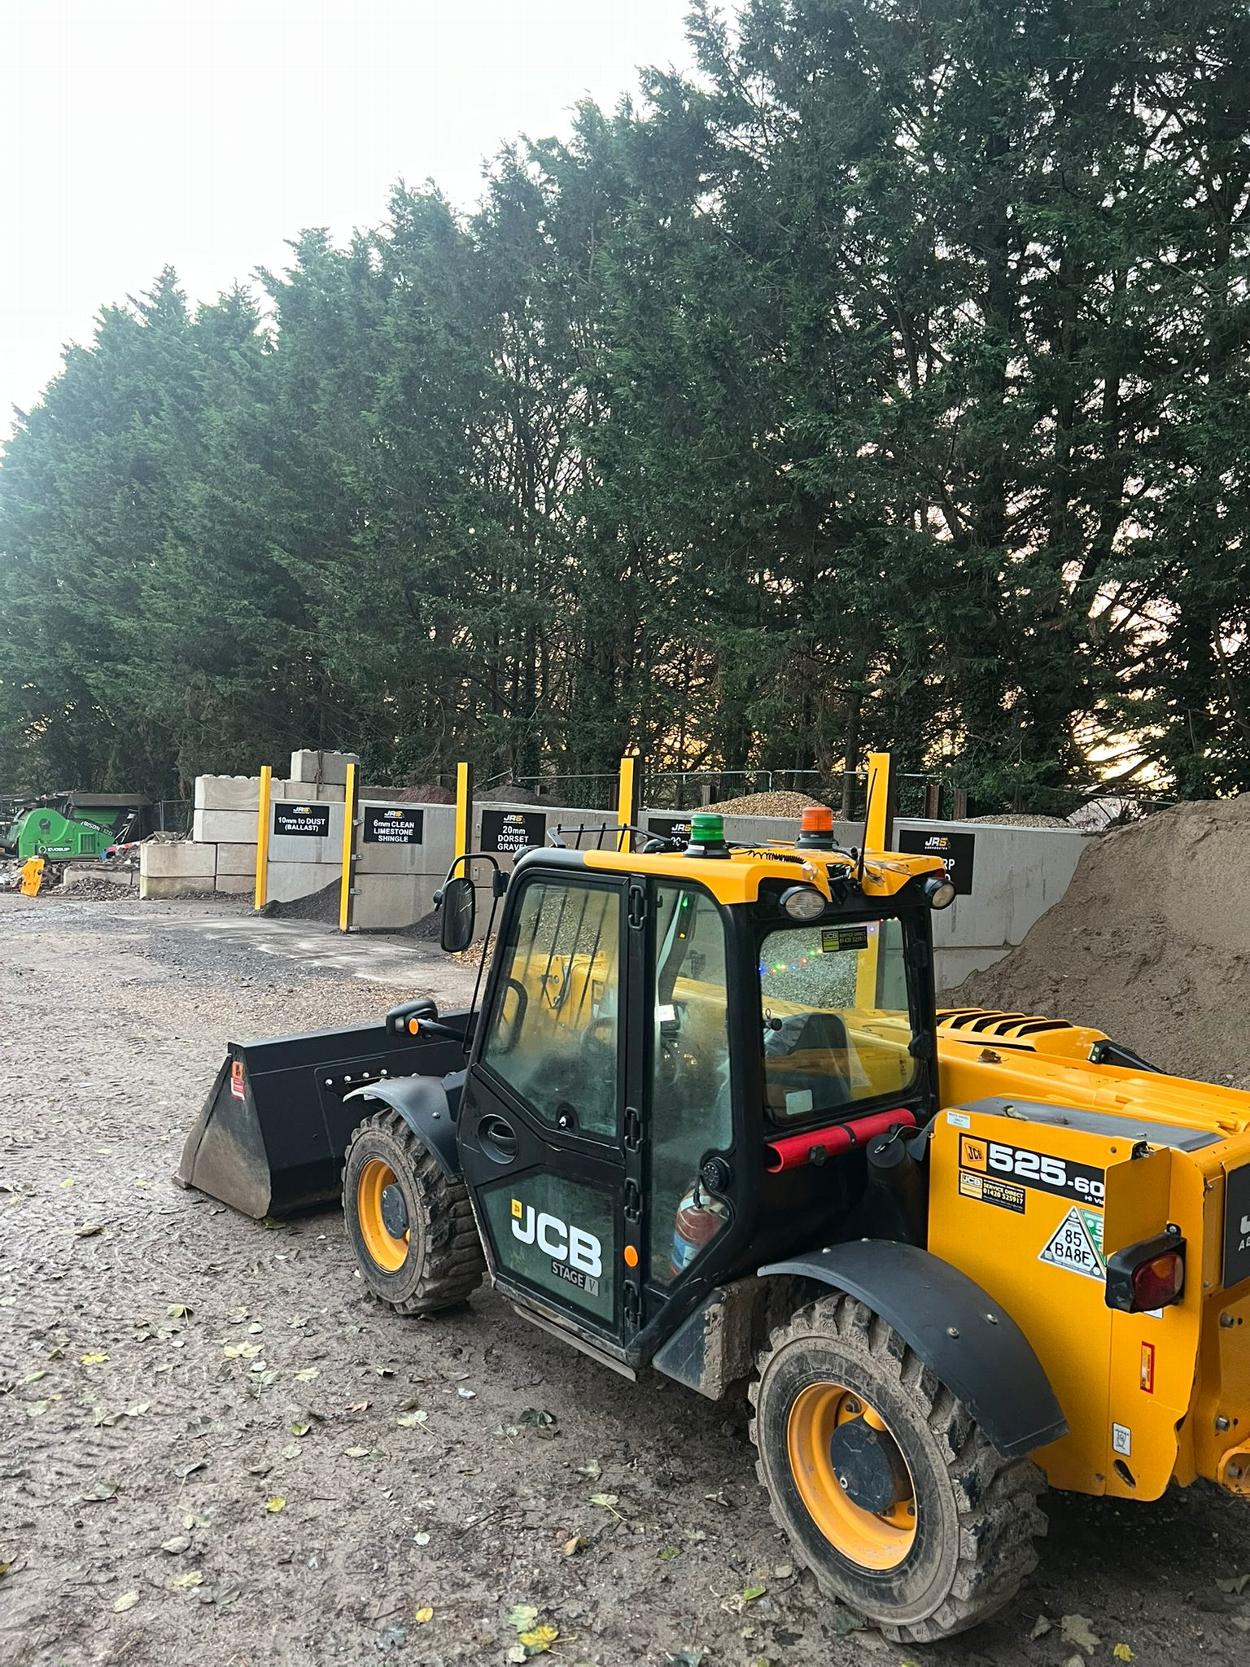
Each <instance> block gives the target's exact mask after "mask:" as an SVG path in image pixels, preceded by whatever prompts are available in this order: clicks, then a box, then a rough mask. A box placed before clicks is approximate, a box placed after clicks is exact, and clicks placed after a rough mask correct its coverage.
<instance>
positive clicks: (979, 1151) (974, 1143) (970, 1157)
mask: <svg viewBox="0 0 1250 1667" xmlns="http://www.w3.org/2000/svg"><path fill="white" fill-rule="evenodd" d="M959 1163H960V1167H961V1168H962V1169H984V1168H985V1142H984V1141H983V1140H974V1139H973V1138H972V1136H971V1135H970V1134H965V1135H960V1137H959Z"/></svg>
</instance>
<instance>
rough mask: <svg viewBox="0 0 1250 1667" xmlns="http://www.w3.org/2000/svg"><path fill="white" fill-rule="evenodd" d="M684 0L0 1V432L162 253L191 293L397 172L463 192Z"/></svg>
mask: <svg viewBox="0 0 1250 1667" xmlns="http://www.w3.org/2000/svg"><path fill="white" fill-rule="evenodd" d="M686 9H687V8H686V0H459V3H457V0H0V441H2V440H3V437H4V436H5V435H7V434H8V433H9V432H10V429H11V415H12V406H13V405H15V404H16V405H18V406H21V407H24V408H29V406H30V405H32V404H33V403H34V402H35V401H36V399H37V398H38V396H39V393H40V391H41V389H42V388H43V387H44V386H45V384H46V383H47V382H48V381H49V379H50V378H51V377H52V376H54V375H55V374H56V371H57V369H58V367H59V362H60V353H61V348H62V346H63V344H64V343H66V342H68V341H79V342H86V341H88V340H90V337H91V335H92V330H93V318H94V315H95V313H96V312H97V310H98V309H99V308H100V306H101V305H103V304H105V303H109V302H121V301H124V299H125V298H126V296H127V295H135V294H138V293H139V292H140V291H141V290H143V289H146V288H148V287H149V285H150V282H151V280H152V278H153V277H154V276H155V274H156V273H157V272H158V271H159V270H160V268H161V267H162V266H163V265H165V264H166V263H167V262H168V263H169V264H171V265H173V266H174V267H176V268H177V271H178V274H179V277H180V278H181V280H182V283H183V287H184V289H185V290H186V291H187V292H188V294H189V296H190V298H191V300H192V301H203V300H209V299H212V297H213V296H215V295H216V294H217V293H219V292H220V291H221V290H222V289H225V288H227V287H228V286H229V285H230V284H231V283H232V282H233V281H234V280H235V279H240V278H241V279H246V278H247V277H248V275H249V274H250V272H251V271H252V270H253V269H254V268H255V267H257V266H281V265H282V264H283V263H284V258H285V256H286V255H287V252H288V251H287V250H286V248H285V244H284V240H285V239H287V238H291V237H294V236H295V235H296V234H297V233H298V232H299V231H300V230H301V229H302V228H304V227H306V226H328V227H329V228H330V230H331V232H332V233H333V234H334V235H335V236H336V237H339V238H343V237H346V236H348V235H349V234H350V233H351V231H352V229H353V227H356V226H368V225H373V224H376V223H377V222H378V220H380V218H381V217H382V214H383V211H384V208H385V203H386V195H387V191H388V188H389V186H390V185H391V184H392V183H393V182H394V181H395V180H396V179H399V178H401V177H402V178H403V179H404V180H406V181H407V182H408V183H409V184H410V185H419V184H421V183H422V182H423V181H424V180H426V179H427V178H428V179H433V180H434V181H435V182H436V183H437V184H438V185H439V186H441V187H442V189H443V190H444V191H445V192H446V193H447V194H448V195H449V197H450V198H451V199H452V201H453V202H455V203H456V204H457V205H458V206H461V207H465V206H471V204H472V203H473V202H474V201H475V200H476V198H477V196H478V193H479V190H480V183H481V170H482V164H483V162H484V161H485V160H487V159H488V158H490V157H491V156H492V155H493V154H494V152H495V151H496V150H497V149H498V147H499V146H500V145H501V144H502V143H504V142H506V141H507V140H509V139H512V138H514V137H516V136H517V135H519V134H521V133H525V134H528V135H529V136H530V137H531V138H539V137H543V136H546V135H548V134H551V133H564V132H567V131H568V127H569V117H570V112H571V109H572V107H573V105H574V104H575V103H576V102H577V100H578V99H580V98H582V97H584V96H586V95H587V94H589V95H590V96H592V97H594V98H596V99H597V100H599V102H600V103H605V104H608V105H611V104H614V103H615V101H616V99H617V98H618V96H619V95H620V94H621V93H623V92H628V91H632V90H633V89H634V87H635V86H636V75H635V69H636V66H637V65H639V64H661V65H665V66H668V65H675V66H677V67H679V68H685V67H688V66H689V63H690V53H689V49H688V47H687V45H686V41H685V38H684V33H683V18H684V16H685V13H686Z"/></svg>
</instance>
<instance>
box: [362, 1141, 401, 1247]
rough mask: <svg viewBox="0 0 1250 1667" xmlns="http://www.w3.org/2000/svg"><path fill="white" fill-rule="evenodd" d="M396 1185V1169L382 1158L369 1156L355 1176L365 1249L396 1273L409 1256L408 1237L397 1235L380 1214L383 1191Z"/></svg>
mask: <svg viewBox="0 0 1250 1667" xmlns="http://www.w3.org/2000/svg"><path fill="white" fill-rule="evenodd" d="M397 1185H398V1180H397V1178H396V1175H395V1171H394V1170H393V1169H392V1168H391V1166H390V1164H389V1163H383V1162H382V1159H381V1158H370V1159H369V1161H368V1163H366V1164H365V1165H364V1167H363V1168H362V1169H361V1171H360V1174H359V1175H358V1176H357V1178H356V1219H357V1221H358V1222H359V1223H360V1236H361V1238H362V1239H363V1240H364V1241H365V1249H366V1250H367V1251H368V1252H369V1255H370V1256H371V1257H372V1258H373V1260H374V1261H375V1262H376V1263H377V1265H378V1266H379V1267H380V1268H384V1269H385V1270H386V1272H387V1273H398V1272H399V1270H400V1268H402V1267H403V1265H404V1262H405V1261H406V1260H407V1257H408V1238H409V1235H408V1234H407V1233H405V1234H404V1235H403V1237H402V1238H396V1237H395V1235H394V1233H392V1232H391V1230H390V1229H389V1228H388V1227H387V1225H386V1222H385V1220H384V1219H383V1216H382V1194H383V1193H384V1192H385V1191H386V1189H387V1187H393V1186H397Z"/></svg>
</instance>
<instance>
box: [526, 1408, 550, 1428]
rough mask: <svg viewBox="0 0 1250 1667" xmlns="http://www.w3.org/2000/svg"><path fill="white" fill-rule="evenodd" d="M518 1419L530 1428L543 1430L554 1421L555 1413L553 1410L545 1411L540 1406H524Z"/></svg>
mask: <svg viewBox="0 0 1250 1667" xmlns="http://www.w3.org/2000/svg"><path fill="white" fill-rule="evenodd" d="M520 1421H521V1423H522V1424H528V1425H529V1426H530V1428H531V1429H535V1430H545V1429H550V1427H551V1426H552V1425H553V1424H554V1423H555V1421H556V1415H555V1413H554V1412H547V1411H546V1410H545V1409H544V1408H542V1407H526V1409H525V1411H524V1412H523V1413H522V1414H521V1419H520Z"/></svg>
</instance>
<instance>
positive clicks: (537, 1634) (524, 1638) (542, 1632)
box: [518, 1621, 560, 1655]
mask: <svg viewBox="0 0 1250 1667" xmlns="http://www.w3.org/2000/svg"><path fill="white" fill-rule="evenodd" d="M559 1636H560V1629H559V1627H554V1626H552V1625H551V1623H550V1622H549V1621H544V1622H543V1624H542V1626H536V1627H533V1628H531V1629H530V1631H528V1632H523V1633H522V1634H521V1636H520V1638H519V1639H518V1642H519V1643H521V1644H523V1645H524V1646H525V1653H526V1655H545V1654H546V1652H547V1651H548V1650H549V1649H550V1648H551V1646H552V1645H553V1644H554V1643H555V1641H556V1639H557V1638H558V1637H559Z"/></svg>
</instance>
